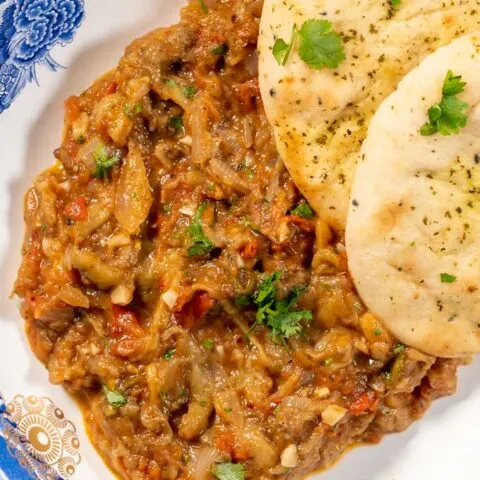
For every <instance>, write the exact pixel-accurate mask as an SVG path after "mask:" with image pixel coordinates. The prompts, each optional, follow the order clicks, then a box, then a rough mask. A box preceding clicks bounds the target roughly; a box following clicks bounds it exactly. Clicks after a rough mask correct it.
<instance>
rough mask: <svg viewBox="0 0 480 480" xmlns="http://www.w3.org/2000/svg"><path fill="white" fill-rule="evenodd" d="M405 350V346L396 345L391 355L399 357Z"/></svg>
mask: <svg viewBox="0 0 480 480" xmlns="http://www.w3.org/2000/svg"><path fill="white" fill-rule="evenodd" d="M404 350H405V345H403V344H402V343H397V344H396V345H395V347H393V354H394V355H400V354H401V353H402V352H403V351H404Z"/></svg>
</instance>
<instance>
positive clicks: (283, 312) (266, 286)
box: [250, 272, 312, 344]
mask: <svg viewBox="0 0 480 480" xmlns="http://www.w3.org/2000/svg"><path fill="white" fill-rule="evenodd" d="M281 276H282V274H281V273H280V272H275V273H273V274H272V275H269V276H268V277H266V278H265V280H264V281H263V282H262V283H261V284H260V286H259V287H258V289H257V291H256V292H255V294H254V296H253V303H254V304H255V305H256V307H257V313H256V316H255V323H254V324H253V326H252V327H251V329H250V331H252V330H253V329H254V328H255V327H256V326H257V325H264V326H265V327H268V328H269V329H270V330H271V335H272V338H273V339H274V340H280V341H281V342H282V343H284V344H285V340H288V339H289V338H290V337H292V336H294V335H298V334H299V333H301V331H302V330H303V327H302V324H301V321H302V320H311V319H312V312H310V311H308V310H292V308H294V307H295V305H296V304H297V300H298V298H299V297H300V295H302V293H303V292H304V290H305V289H304V288H303V287H295V288H294V289H293V290H292V291H291V292H290V293H289V294H288V295H287V297H285V298H283V299H277V294H278V289H277V286H276V283H277V282H278V280H280V278H281Z"/></svg>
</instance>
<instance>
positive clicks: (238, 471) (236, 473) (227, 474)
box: [212, 463, 246, 480]
mask: <svg viewBox="0 0 480 480" xmlns="http://www.w3.org/2000/svg"><path fill="white" fill-rule="evenodd" d="M212 473H213V475H215V477H217V478H218V480H245V476H246V471H245V467H244V466H243V465H241V464H239V463H217V464H215V465H214V466H213V467H212Z"/></svg>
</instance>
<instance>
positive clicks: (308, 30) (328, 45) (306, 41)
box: [298, 20, 346, 70]
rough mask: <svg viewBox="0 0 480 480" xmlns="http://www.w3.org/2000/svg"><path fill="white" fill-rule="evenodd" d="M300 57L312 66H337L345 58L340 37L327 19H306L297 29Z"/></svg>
mask: <svg viewBox="0 0 480 480" xmlns="http://www.w3.org/2000/svg"><path fill="white" fill-rule="evenodd" d="M298 34H299V35H300V49H299V54H300V58H301V59H302V60H303V61H304V62H305V63H307V64H308V65H310V66H311V67H312V68H315V69H317V70H321V69H322V68H324V67H328V68H337V67H338V66H339V65H340V64H341V63H342V62H343V61H344V60H345V58H346V57H345V50H344V48H343V39H342V37H341V36H340V35H339V34H338V33H337V32H335V31H334V30H333V25H332V22H329V21H328V20H307V21H306V22H305V23H304V24H303V25H302V28H301V29H300V30H299V32H298Z"/></svg>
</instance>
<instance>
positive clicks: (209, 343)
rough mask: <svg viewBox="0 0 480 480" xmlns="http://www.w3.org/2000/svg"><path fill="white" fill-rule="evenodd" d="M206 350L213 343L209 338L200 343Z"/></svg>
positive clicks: (209, 348)
mask: <svg viewBox="0 0 480 480" xmlns="http://www.w3.org/2000/svg"><path fill="white" fill-rule="evenodd" d="M202 345H203V346H204V347H205V348H206V349H207V350H211V349H212V348H213V346H214V345H215V342H214V341H213V340H212V339H211V338H207V339H206V340H204V341H203V344H202Z"/></svg>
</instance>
